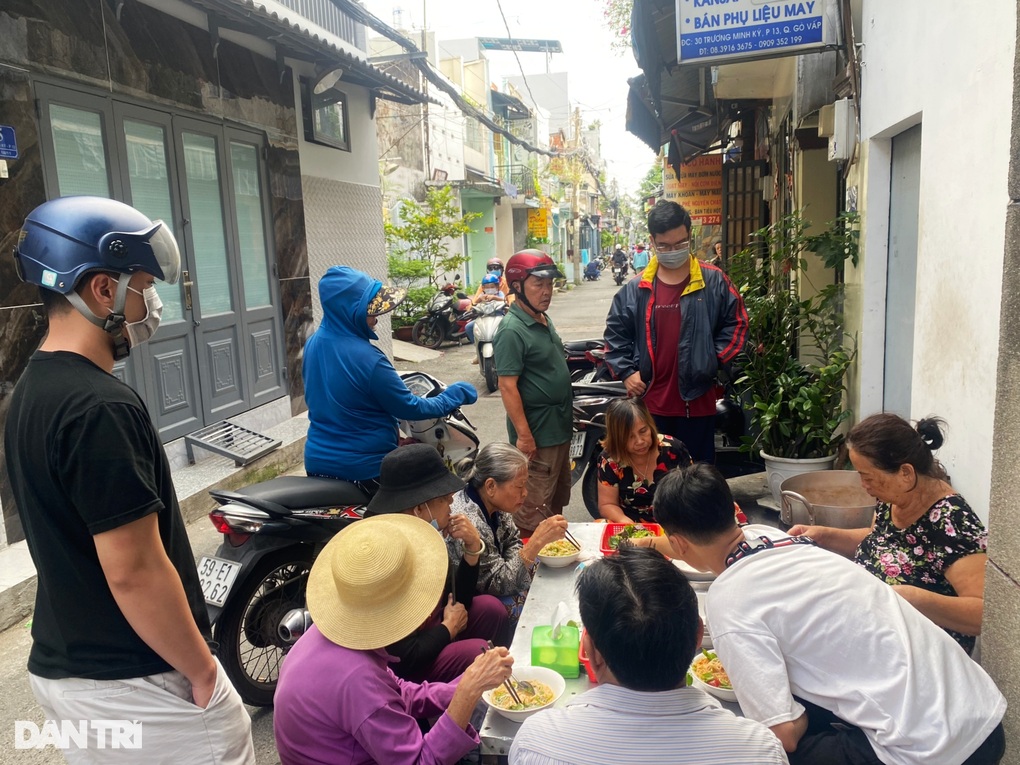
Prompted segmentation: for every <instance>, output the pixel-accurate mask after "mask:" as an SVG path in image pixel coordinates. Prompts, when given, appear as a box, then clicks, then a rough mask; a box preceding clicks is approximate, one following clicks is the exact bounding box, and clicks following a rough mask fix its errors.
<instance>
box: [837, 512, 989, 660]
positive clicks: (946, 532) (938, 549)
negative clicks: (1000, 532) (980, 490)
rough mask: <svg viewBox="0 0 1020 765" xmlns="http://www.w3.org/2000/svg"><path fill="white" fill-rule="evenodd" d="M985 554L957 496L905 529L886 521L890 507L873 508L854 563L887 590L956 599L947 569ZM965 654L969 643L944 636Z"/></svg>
mask: <svg viewBox="0 0 1020 765" xmlns="http://www.w3.org/2000/svg"><path fill="white" fill-rule="evenodd" d="M987 549H988V532H987V531H986V530H985V527H984V524H982V523H981V519H980V518H978V517H977V514H976V513H975V512H974V511H973V510H971V508H970V505H968V504H967V501H966V500H965V499H964V498H963V497H961V496H960V495H959V494H950V495H949V496H947V497H943V498H942V499H940V500H939V501H938V502H936V503H935V504H934V505H932V506H931V507H930V508H929V509H928V512H926V513H925V514H924V515H922V516H921V517H920V518H919V519H918V520H917V522H915V523H914V524H913V525H911V526H909V527H908V528H905V529H900V528H898V527H897V526H896V525H895V524H894V523H893V520H892V505H891V504H888V503H885V502H880V503H878V506H877V507H876V508H875V527H874V528H873V529H872V530H871V533H870V534H868V536H866V537H865V538H864V540H863V541H862V542H861V544H860V546H859V547H858V548H857V553H856V554H855V556H854V560H855V561H856V562H857V563H859V564H860V565H862V566H864V568H866V569H868V571H870V572H871V573H872V574H874V575H875V576H877V577H878V578H879V579H881V580H883V581H885V582H886V583H888V584H909V585H913V586H914V587H920V588H921V589H924V590H928V591H930V592H935V593H938V594H939V595H949V596H953V597H955V596H956V590H954V589H953V585H952V584H950V583H949V580H948V579H946V576H945V572H946V569H948V568H949V567H950V566H952V565H953V564H954V563H955V562H956V561H958V560H960V559H961V558H965V557H967V556H968V555H975V554H977V553H983V552H985V551H986V550H987ZM946 632H948V633H949V634H950V635H951V636H952V637H953V639H954V640H956V642H958V643H959V644H960V645H961V646H963V647H964V649H965V650H966V651H967V652H968V653H969V652H970V651H971V650H972V649H973V648H974V637H973V636H971V635H961V634H960V633H958V632H954V631H952V630H946Z"/></svg>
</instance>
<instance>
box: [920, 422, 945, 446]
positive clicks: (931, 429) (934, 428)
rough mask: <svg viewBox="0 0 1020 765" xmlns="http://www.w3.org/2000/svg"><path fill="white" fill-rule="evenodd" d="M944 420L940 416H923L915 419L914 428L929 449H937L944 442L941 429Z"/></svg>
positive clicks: (943, 425)
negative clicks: (915, 424)
mask: <svg viewBox="0 0 1020 765" xmlns="http://www.w3.org/2000/svg"><path fill="white" fill-rule="evenodd" d="M945 424H946V422H945V420H943V419H942V418H941V417H925V418H923V419H921V420H918V421H917V427H916V428H915V430H916V431H917V434H918V435H919V436H920V437H921V440H922V441H924V443H925V445H926V446H927V447H928V448H929V449H930V450H931V451H933V452H934V451H937V450H938V449H939V448H940V447H941V446H942V444H943V443H945V435H944V434H943V432H942V431H943V429H944V427H945Z"/></svg>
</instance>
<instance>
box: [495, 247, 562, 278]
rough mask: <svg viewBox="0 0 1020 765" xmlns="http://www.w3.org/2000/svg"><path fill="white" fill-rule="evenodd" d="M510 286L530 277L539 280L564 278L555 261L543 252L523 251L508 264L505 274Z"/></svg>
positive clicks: (516, 254)
mask: <svg viewBox="0 0 1020 765" xmlns="http://www.w3.org/2000/svg"><path fill="white" fill-rule="evenodd" d="M504 276H505V277H506V280H507V283H508V284H513V283H514V282H523V281H524V280H525V279H527V278H528V277H529V276H535V277H537V278H539V279H553V278H558V279H562V278H563V273H562V272H561V271H560V269H558V268H557V267H556V264H555V263H553V259H552V258H550V257H549V256H548V255H546V254H545V253H544V252H542V251H541V250H521V251H520V252H518V253H515V254H514V255H513V256H512V257H511V258H510V260H508V261H507V262H506V271H505V272H504Z"/></svg>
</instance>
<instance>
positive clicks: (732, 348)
mask: <svg viewBox="0 0 1020 765" xmlns="http://www.w3.org/2000/svg"><path fill="white" fill-rule="evenodd" d="M648 233H649V235H650V237H651V240H652V247H653V250H654V253H655V254H654V257H653V258H652V260H651V262H649V264H648V266H647V268H645V269H644V271H643V273H642V274H641V278H640V279H635V280H633V281H630V282H628V283H627V284H625V285H624V286H623V287H622V288H621V289H620V290H619V291H618V292H617V293H616V296H615V297H614V298H613V305H612V307H611V308H610V309H609V315H608V316H607V317H606V332H605V341H606V347H607V349H608V350H607V352H606V362H607V363H608V364H609V365H610V367H611V368H612V369H613V371H614V372H615V373H616V375H617V377H619V378H620V379H621V380H623V381H624V383H625V384H626V386H627V393H628V394H629V395H631V396H643V397H644V401H645V404H647V406H648V410H649V411H650V412H651V413H652V416H653V417H654V419H655V425H656V427H657V428H658V430H659V432H660V433H665V434H668V435H671V436H675V437H676V438H679V439H680V440H681V441H683V442H684V444H685V445H686V446H687V449H688V450H689V451H690V453H691V456H692V457H693V458H694V460H695V461H696V462H714V461H715V435H714V422H715V400H716V389H715V383H716V373H717V372H718V370H719V368H720V367H722V366H725V365H728V364H729V363H730V362H731V361H732V360H733V358H734V357H735V356H736V355H737V354H738V353H740V351H741V349H742V348H743V347H744V342H745V341H746V339H747V311H746V310H745V309H744V301H743V300H742V299H741V297H740V293H738V292H737V290H736V288H735V287H734V286H733V284H732V283H731V282H730V280H729V279H728V278H727V277H726V274H724V273H723V272H722V271H721V270H720V269H719V268H717V267H716V266H714V265H711V264H709V263H702V262H699V261H698V260H697V259H696V258H692V257H691V216H690V214H689V213H688V212H687V210H685V209H684V208H683V207H681V206H680V205H678V204H677V203H676V202H667V201H660V202H659V203H658V204H657V205H655V207H654V208H653V209H652V211H651V212H650V213H649V214H648Z"/></svg>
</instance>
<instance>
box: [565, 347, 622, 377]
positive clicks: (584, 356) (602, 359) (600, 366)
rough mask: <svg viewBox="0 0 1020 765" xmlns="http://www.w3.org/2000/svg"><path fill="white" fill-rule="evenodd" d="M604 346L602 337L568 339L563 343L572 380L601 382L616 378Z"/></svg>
mask: <svg viewBox="0 0 1020 765" xmlns="http://www.w3.org/2000/svg"><path fill="white" fill-rule="evenodd" d="M604 346H605V343H604V342H603V341H602V340H601V339H600V338H591V339H589V340H567V341H566V342H564V343H563V352H564V353H565V354H566V357H567V369H568V370H569V371H570V381H571V382H600V381H605V380H612V379H614V377H615V376H614V375H613V371H612V370H611V369H610V368H609V366H608V365H607V364H606V355H605V351H604V350H603V348H604Z"/></svg>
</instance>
